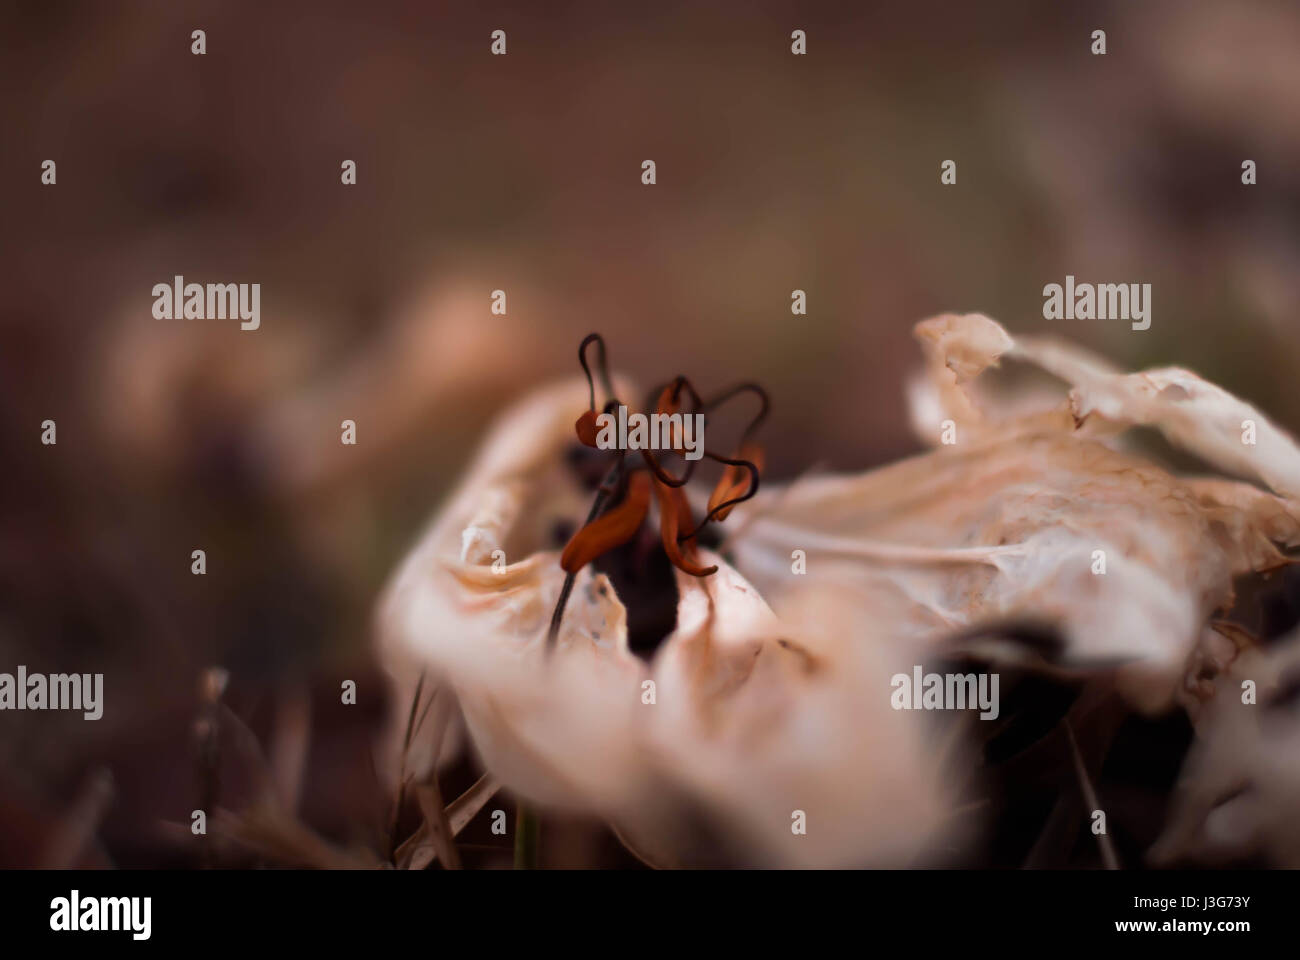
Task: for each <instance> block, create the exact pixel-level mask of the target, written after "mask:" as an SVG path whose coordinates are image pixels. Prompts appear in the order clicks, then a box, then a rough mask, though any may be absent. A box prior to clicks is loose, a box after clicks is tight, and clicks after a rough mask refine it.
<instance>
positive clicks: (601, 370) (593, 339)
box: [578, 333, 614, 410]
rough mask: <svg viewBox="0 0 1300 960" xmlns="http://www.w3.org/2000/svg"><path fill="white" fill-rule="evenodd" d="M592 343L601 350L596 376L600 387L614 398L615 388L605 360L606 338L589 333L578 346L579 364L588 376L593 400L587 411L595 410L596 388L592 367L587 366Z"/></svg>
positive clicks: (588, 385) (589, 390) (588, 384)
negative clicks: (588, 351)
mask: <svg viewBox="0 0 1300 960" xmlns="http://www.w3.org/2000/svg"><path fill="white" fill-rule="evenodd" d="M591 343H595V344H596V346H597V347H598V348H599V353H598V354H597V359H596V375H597V376H598V377H599V378H600V385H601V387H602V388H604V390H605V396H607V397H613V396H614V388H613V387H612V386H611V385H610V381H609V366H608V364H607V363H606V358H605V338H604V337H602V336H601V335H600V334H599V333H589V334H587V335H586V336H585V337H584V338H583V340H582V343H581V344H580V345H579V346H578V362H579V363H580V364H582V372H583V373H585V374H586V375H587V390H588V394H589V396H590V400H591V402H590V404H589V405H588V407H587V409H589V410H595V409H596V386H595V383H594V382H593V381H592V379H591V367H589V366H587V346H588V344H591Z"/></svg>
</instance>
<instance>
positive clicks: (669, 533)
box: [655, 483, 718, 577]
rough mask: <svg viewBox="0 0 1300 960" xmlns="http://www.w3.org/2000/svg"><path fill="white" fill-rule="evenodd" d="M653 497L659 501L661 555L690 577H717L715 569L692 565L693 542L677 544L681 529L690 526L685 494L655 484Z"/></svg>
mask: <svg viewBox="0 0 1300 960" xmlns="http://www.w3.org/2000/svg"><path fill="white" fill-rule="evenodd" d="M655 493H656V495H658V498H659V534H660V536H661V538H662V539H663V544H664V552H665V553H666V554H668V559H669V561H671V562H672V565H673V566H674V567H676V568H677V569H679V570H681V571H682V572H683V573H689V574H690V575H691V576H693V577H708V576H712V575H713V574H715V573H717V572H718V568H717V566H716V565H715V566H712V567H701V566H700V565H699V563H697V562H696V556H697V551H696V549H695V544H694V542H692V541H689V540H688V541H687V542H686V545H685V547H683V546H682V544H681V543H680V542H679V533H680V531H681V528H682V527H683V526H686V527H690V526H692V525H693V524H692V521H691V505H690V503H689V502H688V501H687V499H686V492H685V491H684V490H682V488H681V487H669V486H666V485H665V484H662V483H656V484H655ZM683 521H684V522H683Z"/></svg>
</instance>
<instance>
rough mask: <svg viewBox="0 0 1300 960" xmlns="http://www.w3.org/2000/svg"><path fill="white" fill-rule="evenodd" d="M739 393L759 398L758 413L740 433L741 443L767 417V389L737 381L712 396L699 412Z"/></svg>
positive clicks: (711, 408)
mask: <svg viewBox="0 0 1300 960" xmlns="http://www.w3.org/2000/svg"><path fill="white" fill-rule="evenodd" d="M740 393H752V394H754V395H755V396H756V397H758V399H759V408H758V413H756V414H755V415H754V419H753V420H750V421H749V426H747V427H745V432H744V433H742V434H741V443H744V442H745V441H746V440H748V439H749V438H750V436H751V435H752V434H753V433H754V431H755V430H757V429H758V428H759V425H760V424H762V422H763V421H764V420H766V419H767V411H768V408H769V406H770V401H769V400H768V398H767V391H766V390H764V389H763V388H762V387H760V386H759V385H758V384H756V383H738V384H736V385H735V386H734V387H729V388H728V389H726V390H724V391H722V393H720V394H718V395H717V396H716V397H714V398H713V399H712V400H710V401H709V402H708V403H706V404H704V406H703V407H702V408H701V410H700V412H701V413H708V412H709V411H710V410H715V409H717V408H718V407H720V406H722V404H724V403H726V402H727V401H728V400H730V399H731V398H732V397H734V396H736V395H737V394H740Z"/></svg>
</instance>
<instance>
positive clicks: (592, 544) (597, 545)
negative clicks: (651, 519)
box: [560, 471, 650, 573]
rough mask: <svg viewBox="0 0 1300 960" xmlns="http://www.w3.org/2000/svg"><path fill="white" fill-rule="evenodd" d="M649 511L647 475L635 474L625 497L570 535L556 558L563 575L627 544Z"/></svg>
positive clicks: (577, 569)
mask: <svg viewBox="0 0 1300 960" xmlns="http://www.w3.org/2000/svg"><path fill="white" fill-rule="evenodd" d="M649 510H650V475H649V474H648V473H642V472H641V471H637V472H636V473H633V474H632V475H631V476H630V477H629V478H628V485H627V496H625V497H624V498H623V502H622V503H620V504H619V505H618V506H616V507H613V508H611V509H610V510H608V511H606V512H605V513H602V514H601V515H600V516H598V517H597V518H596V519H595V520H593V521H591V523H589V524H587V525H586V526H585V527H583V528H582V529H581V530H579V531H578V532H577V533H575V534H574V535H573V538H572V539H571V540H569V542H568V544H567V545H566V546H565V548H564V553H562V554H561V555H560V566H561V567H562V568H563V569H564V572H565V573H577V572H578V571H579V570H581V569H582V568H583V567H585V566H586V565H587V564H589V563H591V561H593V560H595V559H596V558H597V557H599V556H601V555H602V554H605V553H608V552H609V551H610V550H613V549H614V548H615V547H620V546H622V545H623V544H625V543H627V542H628V541H629V540H631V539H632V538H633V537H634V536H636V533H637V531H638V530H640V529H641V524H642V523H644V522H645V516H646V513H647V512H648V511H649Z"/></svg>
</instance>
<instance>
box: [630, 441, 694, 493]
mask: <svg viewBox="0 0 1300 960" xmlns="http://www.w3.org/2000/svg"><path fill="white" fill-rule="evenodd" d="M641 459H642V460H644V461H645V465H646V466H647V467H649V468H650V472H651V473H653V474H654V475H655V479H656V480H658V481H659V482H660V483H662V484H663V485H664V486H665V487H684V486H686V484H687V483H689V482H690V479H691V475H692V474H694V473H695V465H696V464H697V463H699V461H698V460H687V461H686V472H685V473H684V474H682V475H681V477H680V478H679V477H674V476H673V475H672V474H671V473H669V472H668V471H667V470H665V469H664V468H663V466H662V465H661V464H660V463H659V461H658V460H656V459H655V455H654V454H653V453H651V452H650V451H649V450H642V451H641Z"/></svg>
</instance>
